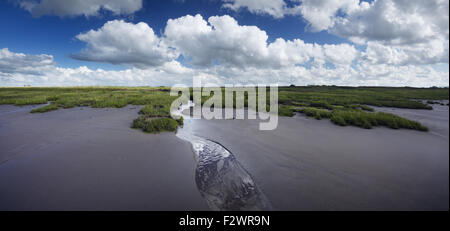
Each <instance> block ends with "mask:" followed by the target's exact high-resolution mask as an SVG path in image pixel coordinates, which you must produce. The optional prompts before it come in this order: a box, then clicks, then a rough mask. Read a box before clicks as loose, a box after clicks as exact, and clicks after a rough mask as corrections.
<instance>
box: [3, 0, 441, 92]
mask: <svg viewBox="0 0 450 231" xmlns="http://www.w3.org/2000/svg"><path fill="white" fill-rule="evenodd" d="M324 1H325V2H326V1H329V2H334V1H331V0H324ZM382 1H383V0H380V1H376V2H373V3H372V4H370V5H368V4H367V3H359V2H357V1H346V2H347V5H342V6H339V7H338V12H340V13H339V15H340V16H336V15H334V14H336V13H325V14H324V15H326V17H322V16H320V17H319V16H318V17H319V19H320V18H324V20H323V23H322V22H321V23H318V24H315V25H313V23H311V28H312V27H313V26H316V27H317V28H320V27H322V28H325V27H327V29H328V30H329V31H330V32H331V31H333V33H338V32H337V31H334V30H338V28H340V26H343V25H344V24H345V19H346V18H351V17H353V16H352V15H360V17H359V18H360V19H361V20H362V21H358V20H357V19H358V18H354V19H351V20H350V19H349V20H350V21H351V22H348V23H351V26H352V27H353V26H355V27H356V28H360V29H359V30H356V29H355V31H357V32H358V33H356V34H353V35H352V37H351V39H352V40H354V41H356V42H360V43H362V44H364V46H362V47H363V49H362V50H357V49H356V48H355V47H354V46H353V45H352V44H349V43H343V44H323V45H321V44H314V43H306V42H304V41H303V40H301V39H293V40H285V39H283V38H277V39H275V40H274V41H273V42H268V35H267V33H266V32H265V31H264V30H261V29H260V28H258V27H256V26H245V25H240V24H239V23H238V22H237V21H236V20H235V19H234V18H232V17H230V16H227V15H225V16H214V17H210V18H208V19H207V20H206V19H204V18H203V17H202V16H201V15H195V16H190V15H186V16H183V17H180V18H176V19H169V20H168V22H167V25H166V28H165V30H164V32H163V34H162V35H161V36H158V35H156V34H155V33H154V31H153V29H152V28H151V27H150V26H148V25H147V24H146V23H143V22H141V23H137V24H133V23H127V22H125V21H118V20H114V21H110V22H107V23H105V24H104V25H103V26H102V27H101V28H98V29H96V30H91V31H88V32H86V33H81V34H79V35H77V36H76V38H77V39H79V40H80V41H82V42H84V43H86V47H85V48H84V49H82V50H81V51H80V52H79V53H78V54H76V55H74V57H75V58H77V59H81V60H87V61H95V62H106V63H112V64H126V65H130V66H131V67H130V68H129V69H127V70H122V71H107V70H102V69H97V70H92V69H89V68H87V67H79V68H61V67H58V66H56V64H55V63H54V61H53V57H52V56H51V55H29V54H21V53H14V52H11V51H9V50H8V49H7V48H5V49H1V50H0V85H2V86H11V85H16V86H17V85H24V84H31V85H125V86H128V85H134V86H136V85H150V86H159V85H169V86H170V85H172V84H175V83H185V84H191V81H192V77H193V76H202V77H203V78H204V81H206V82H213V83H218V84H229V83H241V84H248V83H253V84H258V83H274V82H278V83H280V84H284V85H287V84H291V83H294V84H296V85H306V84H327V85H331V84H335V85H352V86H357V85H372V86H377V85H389V86H434V85H436V86H448V81H449V77H448V74H449V71H448V65H447V66H446V68H434V67H435V64H439V63H448V62H449V60H448V54H449V51H448V50H449V48H448V47H449V44H448V29H446V28H443V27H442V26H441V24H442V23H443V24H445V23H446V25H448V17H447V21H445V19H444V20H443V21H442V17H440V16H439V17H436V18H435V19H433V20H435V22H433V23H435V25H434V26H430V25H428V24H427V25H428V26H424V28H425V31H424V32H423V35H417V36H419V37H417V36H416V35H412V34H411V33H416V32H413V29H409V31H410V32H408V33H406V32H401V33H400V32H399V31H401V28H400V29H398V30H397V29H392V28H391V27H393V28H396V27H397V26H400V24H398V25H397V24H396V23H391V24H392V25H390V24H389V25H385V26H386V28H388V29H386V33H387V35H386V36H385V37H384V39H379V38H377V37H376V36H372V35H371V34H370V33H369V32H366V31H368V30H378V29H377V28H369V27H368V26H367V25H370V20H374V19H373V18H370V17H369V18H367V19H364V17H363V16H367V15H369V14H368V13H367V12H369V11H370V12H375V11H374V9H375V8H373V7H375V6H377V7H380V6H382V5H379V4H381V3H379V2H382ZM305 2H306V1H305ZM322 2H323V1H322ZM352 2H353V3H352ZM384 2H386V3H387V2H388V1H387V0H386V1H384ZM399 2H400V3H401V1H399ZM319 3H320V2H316V3H315V4H319ZM400 3H396V4H400ZM311 4H312V3H311ZM377 4H378V5H377ZM363 5H364V6H363ZM444 5H445V4H444ZM447 5H448V3H447ZM413 8H414V7H413ZM431 8H433V7H431ZM342 9H344V10H342ZM402 10H403V11H405V10H408V9H402ZM416 11H417V12H421V11H422V9H416ZM447 11H448V9H447ZM330 12H334V10H331V11H330ZM364 12H366V13H367V14H366V13H364ZM430 14H431V13H430ZM328 15H331V16H328ZM399 15H400V13H399ZM333 17H334V18H333ZM355 17H356V16H355ZM372 17H375V18H376V16H372ZM383 17H384V16H383ZM399 17H400V18H402V16H401V15H400V16H399ZM405 17H406V16H405ZM427 17H428V16H427ZM427 17H423V18H424V19H421V20H425V21H426V20H428V19H425V18H427ZM327 18H328V19H330V20H329V21H328V19H327ZM380 20H381V21H382V20H384V19H380ZM402 20H403V19H402ZM404 20H406V21H407V22H406V23H405V24H404V25H409V26H411V25H421V26H423V25H425V24H426V23H424V24H417V23H416V21H417V20H418V19H417V18H415V19H413V20H412V21H408V20H407V19H404ZM414 20H415V21H414ZM319 21H320V20H318V22H319ZM394 21H395V20H394ZM418 21H420V20H418ZM430 23H432V22H430ZM374 25H377V24H376V22H374ZM380 25H384V24H383V23H381V24H380ZM389 28H391V29H389ZM405 28H406V27H405ZM426 28H428V29H426ZM394 30H395V32H392V31H394ZM416 30H417V31H418V32H417V33H420V28H419V29H416ZM404 31H408V30H406V29H404ZM391 32H392V33H391ZM377 33H378V32H377ZM414 36H416V37H414ZM420 36H422V37H420ZM417 38H422V40H421V39H417ZM179 55H182V56H183V57H184V61H183V63H180V62H178V61H177V58H178V57H179ZM330 64H333V65H330ZM191 65H192V67H190V66H191ZM438 69H440V70H438Z"/></svg>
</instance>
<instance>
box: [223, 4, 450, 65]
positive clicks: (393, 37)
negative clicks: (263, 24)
mask: <svg viewBox="0 0 450 231" xmlns="http://www.w3.org/2000/svg"><path fill="white" fill-rule="evenodd" d="M231 2H233V5H225V6H227V7H228V8H231V9H240V8H247V9H248V10H249V11H250V12H253V13H258V12H266V13H267V14H269V15H272V16H273V17H275V18H279V17H283V16H284V15H286V14H289V12H292V11H289V10H287V8H286V5H287V2H292V1H282V0H279V1H275V2H276V4H275V3H272V4H273V5H272V8H273V9H277V10H273V12H277V13H269V11H268V10H264V9H270V7H269V5H266V3H265V1H263V2H262V3H260V4H259V8H258V4H257V3H256V2H254V1H234V0H233V1H231ZM295 3H298V4H299V5H297V4H295ZM228 4H230V3H228ZM291 5H292V4H291ZM291 8H292V9H294V8H295V9H298V10H299V11H297V10H295V12H299V13H300V15H301V16H302V17H303V18H304V19H305V20H306V22H307V23H308V27H307V29H309V30H310V31H311V32H319V31H323V30H326V31H328V32H329V33H332V34H335V35H338V36H340V37H344V38H348V39H349V40H351V41H352V42H354V43H356V44H360V45H365V46H367V51H366V52H365V54H364V55H365V58H366V59H367V60H369V61H370V62H371V63H378V64H381V63H385V64H390V65H408V64H412V65H415V64H435V63H442V62H444V63H448V56H449V52H448V50H449V43H448V40H449V1H448V0H429V1H423V0H374V1H372V2H370V3H369V2H366V1H360V0H298V1H294V5H293V6H292V7H291Z"/></svg>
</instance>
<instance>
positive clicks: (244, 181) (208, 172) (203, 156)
mask: <svg viewBox="0 0 450 231" xmlns="http://www.w3.org/2000/svg"><path fill="white" fill-rule="evenodd" d="M191 106H193V104H192V103H191V102H190V103H189V104H186V105H183V106H181V107H180V108H179V110H178V111H177V112H175V113H174V114H176V115H182V116H183V118H184V126H183V128H180V129H179V131H178V132H177V136H178V137H179V138H181V139H183V140H186V141H189V142H190V143H191V145H192V150H193V152H194V154H195V159H196V161H197V165H196V170H195V181H196V184H197V187H198V189H199V191H200V193H201V195H202V196H203V198H205V200H206V202H207V203H208V205H209V207H210V208H211V209H212V210H220V211H228V210H231V211H237V210H244V211H249V210H270V209H271V205H270V203H269V201H268V200H267V198H266V197H265V196H264V194H263V193H262V192H261V190H260V189H259V188H258V186H257V185H256V184H255V182H254V181H253V179H252V177H251V175H250V174H249V173H248V172H247V170H245V169H244V167H243V166H242V165H241V164H240V163H239V161H238V160H237V159H236V158H235V156H234V155H233V153H231V152H230V151H229V150H227V149H226V148H225V147H224V146H222V145H221V144H220V143H218V142H215V141H213V140H209V139H206V138H203V137H199V136H196V135H194V132H193V127H194V126H195V120H194V119H192V118H191V117H190V116H189V115H186V114H183V113H182V112H183V111H184V110H185V109H188V108H190V107H191Z"/></svg>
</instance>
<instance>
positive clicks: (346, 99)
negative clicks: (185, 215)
mask: <svg viewBox="0 0 450 231" xmlns="http://www.w3.org/2000/svg"><path fill="white" fill-rule="evenodd" d="M169 91H170V88H166V87H156V88H155V87H53V88H39V87H17V88H10V87H7V88H5V87H3V88H2V87H0V104H13V105H16V106H22V105H32V104H45V103H48V102H50V104H48V105H46V106H43V107H41V108H37V109H33V110H32V111H31V112H32V113H44V112H48V111H53V110H58V109H60V108H72V107H81V106H90V107H93V108H121V107H124V106H126V105H142V106H144V107H143V108H142V109H141V111H140V115H139V117H138V118H137V119H136V120H135V121H134V122H133V125H132V127H133V128H139V129H142V130H143V131H145V132H152V133H153V132H162V131H176V130H177V128H178V126H180V125H182V123H183V121H182V120H179V121H177V120H174V119H172V118H171V117H170V105H171V103H172V102H173V100H174V99H175V98H176V97H173V96H170V95H169ZM191 92H192V89H191ZM222 93H224V89H222ZM269 93H270V91H268V92H267V99H269V97H270V96H269ZM253 94H255V93H253ZM191 95H192V94H191ZM278 95H279V103H280V106H279V112H278V113H279V115H280V116H289V117H290V116H293V115H294V113H295V112H301V113H304V114H305V115H307V116H311V117H314V118H316V119H323V118H328V119H330V120H331V121H332V122H333V123H335V124H337V125H342V126H345V125H354V126H358V127H362V128H372V127H374V126H386V127H390V128H394V129H397V128H407V129H415V130H420V131H426V130H427V128H426V127H424V126H423V125H421V124H420V123H418V122H415V121H411V120H407V119H404V118H402V117H399V116H396V115H393V114H389V113H382V112H377V113H375V112H374V109H373V108H372V107H371V106H380V107H396V108H410V109H426V110H431V109H432V107H431V106H430V105H429V104H435V102H436V100H448V99H449V89H448V88H388V87H337V86H308V87H294V86H292V87H279V89H278ZM253 96H255V97H257V94H255V95H253ZM191 97H192V96H191ZM248 97H249V93H245V104H244V105H245V106H249V105H248V103H247V102H248ZM208 98H209V97H202V103H204V102H205V101H206V100H208ZM421 100H428V102H427V103H422V101H421ZM267 102H269V100H267ZM267 104H268V103H267ZM222 105H223V107H224V106H225V103H224V102H223V103H222ZM235 105H236V104H235V103H234V107H235ZM267 106H269V105H267ZM447 106H448V104H447Z"/></svg>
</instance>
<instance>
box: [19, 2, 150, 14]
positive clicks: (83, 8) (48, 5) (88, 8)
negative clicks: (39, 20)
mask: <svg viewBox="0 0 450 231" xmlns="http://www.w3.org/2000/svg"><path fill="white" fill-rule="evenodd" d="M19 4H20V6H21V7H22V8H24V9H26V10H27V11H29V12H30V13H31V14H32V15H33V16H35V17H40V16H42V15H56V16H59V17H65V16H78V15H84V16H86V17H88V16H95V15H98V14H99V11H100V10H106V11H110V12H112V13H113V14H116V15H126V14H132V13H134V12H136V11H139V10H140V9H141V8H142V0H90V1H86V0H64V1H61V0H19Z"/></svg>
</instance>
